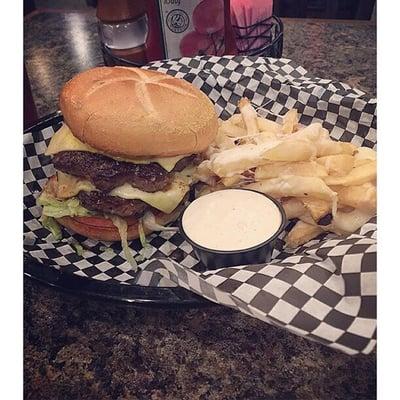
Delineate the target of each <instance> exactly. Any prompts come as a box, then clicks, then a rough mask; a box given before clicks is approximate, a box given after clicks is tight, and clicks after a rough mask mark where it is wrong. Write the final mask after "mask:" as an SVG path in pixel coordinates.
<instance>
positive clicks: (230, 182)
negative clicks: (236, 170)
mask: <svg viewBox="0 0 400 400" xmlns="http://www.w3.org/2000/svg"><path fill="white" fill-rule="evenodd" d="M242 178H243V177H242V175H233V176H230V177H229V178H222V179H221V183H222V184H223V185H224V186H226V187H231V186H234V185H236V184H238V183H239V182H240V181H241V180H242Z"/></svg>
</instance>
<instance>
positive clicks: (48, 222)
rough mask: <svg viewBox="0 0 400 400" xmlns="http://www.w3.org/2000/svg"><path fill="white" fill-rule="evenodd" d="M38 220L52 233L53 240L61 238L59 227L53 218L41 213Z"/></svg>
mask: <svg viewBox="0 0 400 400" xmlns="http://www.w3.org/2000/svg"><path fill="white" fill-rule="evenodd" d="M40 221H41V222H42V225H43V227H44V228H46V229H47V230H49V231H50V232H51V233H52V235H53V237H54V239H55V240H61V238H62V234H61V228H60V225H59V224H58V222H57V221H56V220H55V219H54V218H52V217H48V216H47V215H42V218H41V220H40Z"/></svg>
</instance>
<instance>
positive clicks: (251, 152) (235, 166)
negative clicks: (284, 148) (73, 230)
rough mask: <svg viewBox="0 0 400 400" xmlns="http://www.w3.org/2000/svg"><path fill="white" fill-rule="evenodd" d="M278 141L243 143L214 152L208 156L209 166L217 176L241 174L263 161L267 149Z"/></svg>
mask: <svg viewBox="0 0 400 400" xmlns="http://www.w3.org/2000/svg"><path fill="white" fill-rule="evenodd" d="M278 143H279V142H272V141H271V142H268V143H265V144H260V145H255V144H244V145H242V146H236V147H234V148H232V149H227V150H225V151H222V152H220V153H215V154H213V155H212V156H211V158H210V160H211V163H210V168H211V170H212V171H213V172H214V173H215V174H216V175H218V176H219V177H229V176H233V175H236V174H241V173H242V172H244V171H247V170H248V169H250V168H254V167H256V166H257V165H260V164H262V163H263V162H265V156H266V154H267V152H268V150H270V149H271V148H272V147H274V146H276V145H277V144H278Z"/></svg>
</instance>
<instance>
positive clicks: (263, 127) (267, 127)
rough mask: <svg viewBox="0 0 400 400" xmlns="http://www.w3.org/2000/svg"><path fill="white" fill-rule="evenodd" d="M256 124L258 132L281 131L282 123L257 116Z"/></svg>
mask: <svg viewBox="0 0 400 400" xmlns="http://www.w3.org/2000/svg"><path fill="white" fill-rule="evenodd" d="M257 126H258V130H259V131H260V132H272V133H275V134H280V133H282V125H280V124H278V123H277V122H274V121H271V120H269V119H266V118H261V117H257Z"/></svg>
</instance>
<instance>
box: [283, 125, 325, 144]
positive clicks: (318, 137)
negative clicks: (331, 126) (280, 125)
mask: <svg viewBox="0 0 400 400" xmlns="http://www.w3.org/2000/svg"><path fill="white" fill-rule="evenodd" d="M285 139H286V140H307V141H309V142H312V143H317V142H320V141H325V140H330V138H329V132H328V131H327V129H325V128H323V127H322V124H320V123H319V122H315V123H313V124H310V125H308V126H306V127H304V128H302V129H299V130H298V131H296V132H294V133H292V134H291V135H289V136H288V137H286V138H285Z"/></svg>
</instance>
